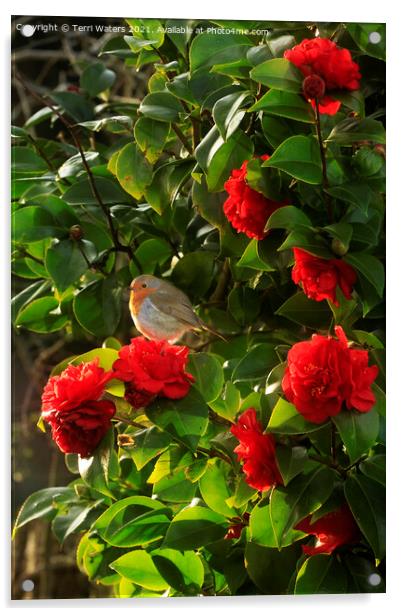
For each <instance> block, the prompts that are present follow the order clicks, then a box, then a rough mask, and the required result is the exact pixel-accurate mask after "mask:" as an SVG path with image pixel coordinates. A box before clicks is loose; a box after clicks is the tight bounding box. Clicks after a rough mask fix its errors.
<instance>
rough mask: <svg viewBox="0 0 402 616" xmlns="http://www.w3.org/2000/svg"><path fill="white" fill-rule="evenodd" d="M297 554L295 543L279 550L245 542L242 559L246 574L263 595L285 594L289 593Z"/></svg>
mask: <svg viewBox="0 0 402 616" xmlns="http://www.w3.org/2000/svg"><path fill="white" fill-rule="evenodd" d="M299 555H300V548H299V546H297V545H290V546H289V547H287V548H283V549H282V550H281V551H280V552H279V551H278V550H277V549H270V548H266V547H263V546H261V545H258V544H256V543H252V542H247V544H246V551H245V555H244V560H245V565H246V569H247V573H248V575H249V576H250V578H251V580H252V581H253V582H254V584H255V585H256V586H257V588H259V589H260V590H261V592H262V593H263V594H264V595H285V594H289V593H290V588H289V587H290V582H291V579H292V575H293V574H294V571H295V569H296V564H297V560H298V558H299Z"/></svg>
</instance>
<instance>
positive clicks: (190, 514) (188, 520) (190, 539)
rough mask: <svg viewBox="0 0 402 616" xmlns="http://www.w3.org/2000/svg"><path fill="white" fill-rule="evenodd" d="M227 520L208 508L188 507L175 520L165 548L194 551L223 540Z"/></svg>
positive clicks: (170, 527)
mask: <svg viewBox="0 0 402 616" xmlns="http://www.w3.org/2000/svg"><path fill="white" fill-rule="evenodd" d="M227 528H228V523H227V521H226V518H225V517H224V516H222V515H220V514H219V513H216V512H215V511H211V509H208V508H207V507H199V506H194V507H187V508H186V509H182V511H180V512H179V513H178V514H176V515H175V517H174V518H173V520H172V522H171V524H170V526H169V528H168V531H167V533H166V537H165V540H164V542H163V547H169V548H174V549H176V550H194V549H196V548H198V547H200V546H205V545H208V544H209V543H212V542H214V541H218V540H219V539H222V538H223V536H224V535H225V534H226V532H227Z"/></svg>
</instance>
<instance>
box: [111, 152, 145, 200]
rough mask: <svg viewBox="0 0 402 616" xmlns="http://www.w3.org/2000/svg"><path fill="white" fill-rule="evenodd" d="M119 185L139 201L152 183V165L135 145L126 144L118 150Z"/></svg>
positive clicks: (117, 171) (117, 169)
mask: <svg viewBox="0 0 402 616" xmlns="http://www.w3.org/2000/svg"><path fill="white" fill-rule="evenodd" d="M116 174H117V179H118V180H119V182H120V185H121V186H122V187H123V188H124V190H125V191H126V192H128V193H129V194H130V195H131V196H132V197H134V198H135V199H140V198H141V197H142V196H143V194H144V192H145V189H146V187H147V186H149V185H150V183H151V181H152V175H153V171H152V165H150V164H149V162H148V161H147V159H146V158H145V156H144V154H143V153H142V152H141V150H140V149H139V147H138V146H137V145H136V144H135V143H128V144H127V145H125V146H124V148H123V149H122V150H120V154H119V156H118V157H117V162H116Z"/></svg>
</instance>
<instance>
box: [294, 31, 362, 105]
mask: <svg viewBox="0 0 402 616" xmlns="http://www.w3.org/2000/svg"><path fill="white" fill-rule="evenodd" d="M284 57H285V58H286V59H287V60H289V61H290V62H292V64H294V65H295V66H297V67H298V68H299V69H300V70H301V72H302V73H303V75H304V76H305V80H304V82H303V92H304V95H305V97H306V98H307V99H308V100H310V101H311V103H312V105H313V106H315V99H317V100H318V101H319V105H318V109H319V111H320V113H326V114H328V115H334V114H335V113H336V112H337V111H338V109H339V107H340V106H341V103H340V101H338V100H336V93H335V98H333V97H332V96H328V94H327V93H328V92H336V90H358V89H359V85H360V79H361V74H360V71H359V65H358V64H356V62H354V61H353V60H352V56H351V55H350V51H349V50H348V49H342V48H341V47H338V46H337V45H336V43H334V42H333V41H331V40H330V39H327V38H320V37H316V38H313V39H305V40H304V41H302V42H301V43H300V44H299V45H295V46H294V47H293V48H292V49H288V50H287V51H285V53H284Z"/></svg>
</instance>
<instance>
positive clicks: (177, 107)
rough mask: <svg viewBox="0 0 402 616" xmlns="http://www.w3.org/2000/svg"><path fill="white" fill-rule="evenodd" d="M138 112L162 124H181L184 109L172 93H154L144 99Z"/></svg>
mask: <svg viewBox="0 0 402 616" xmlns="http://www.w3.org/2000/svg"><path fill="white" fill-rule="evenodd" d="M138 111H139V112H140V113H142V114H143V115H144V116H146V117H147V118H152V119H153V120H159V121H160V122H179V120H180V113H184V108H183V106H182V104H181V103H180V101H179V100H178V99H177V98H176V97H175V96H173V94H171V93H170V92H153V93H151V94H147V95H146V96H145V98H143V100H142V102H141V105H140V106H139V108H138Z"/></svg>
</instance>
